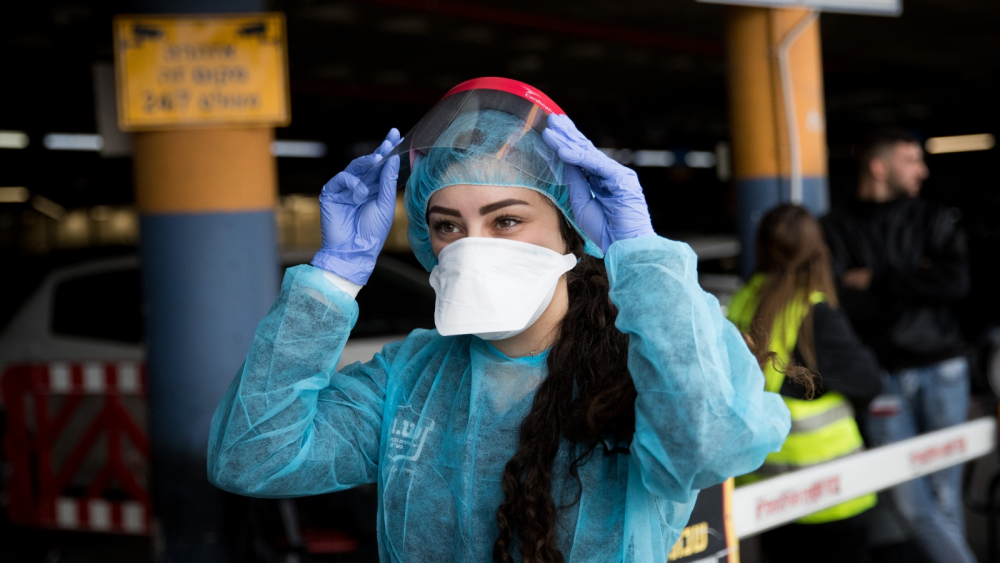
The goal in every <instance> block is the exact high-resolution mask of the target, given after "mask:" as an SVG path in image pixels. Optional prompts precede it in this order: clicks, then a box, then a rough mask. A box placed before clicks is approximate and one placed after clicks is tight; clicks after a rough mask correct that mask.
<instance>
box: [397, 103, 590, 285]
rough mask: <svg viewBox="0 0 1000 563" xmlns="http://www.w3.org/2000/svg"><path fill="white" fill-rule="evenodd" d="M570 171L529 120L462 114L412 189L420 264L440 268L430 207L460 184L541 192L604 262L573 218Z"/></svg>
mask: <svg viewBox="0 0 1000 563" xmlns="http://www.w3.org/2000/svg"><path fill="white" fill-rule="evenodd" d="M565 166H567V165H566V164H564V163H563V162H562V161H561V160H559V156H558V155H557V154H556V153H555V151H553V150H552V149H551V148H550V147H549V146H548V145H547V144H546V143H545V141H544V140H542V136H541V134H539V132H538V131H537V130H535V129H534V128H532V127H530V126H527V125H525V121H524V120H523V119H519V118H517V117H515V116H513V115H511V114H509V113H506V112H503V111H499V110H493V109H487V110H480V111H471V112H465V113H460V114H459V115H457V116H456V117H455V119H454V120H453V121H452V123H451V124H450V125H449V126H448V127H447V128H446V129H445V130H444V132H443V133H442V134H441V135H440V136H439V137H438V139H437V140H436V142H434V143H433V146H431V147H429V148H426V149H424V150H421V151H419V153H418V154H417V155H416V156H415V158H414V162H413V170H412V172H411V173H410V177H409V180H408V181H407V183H406V191H405V194H404V196H403V199H404V202H405V207H406V215H407V217H408V219H409V230H408V232H407V238H408V239H409V241H410V247H411V248H412V249H413V253H414V254H416V256H417V260H419V261H420V264H421V265H423V267H424V268H426V269H427V271H430V270H432V269H433V268H434V266H435V265H437V257H436V256H434V252H433V251H432V250H431V241H430V232H429V229H428V226H427V203H428V201H430V198H431V195H432V194H434V192H436V191H438V190H440V189H442V188H446V187H448V186H454V185H457V184H468V185H473V186H510V187H517V188H527V189H529V190H535V191H536V192H538V193H540V194H542V195H544V196H545V197H547V198H549V200H551V201H552V203H554V204H555V206H556V208H558V209H559V210H560V211H562V213H563V215H564V216H565V217H566V220H567V221H569V224H570V225H571V226H572V227H573V229H574V230H576V232H577V233H578V234H579V235H580V236H581V237H583V241H584V252H586V253H587V254H590V255H592V256H595V257H597V258H603V256H604V255H603V253H602V252H601V248H600V247H599V246H597V245H596V244H594V242H593V241H592V240H590V238H589V237H587V235H586V234H584V232H583V231H582V230H581V229H580V227H579V226H578V225H577V223H576V220H575V218H574V217H573V208H572V206H571V205H570V200H569V187H568V186H567V185H566V182H565V180H564V177H563V169H564V167H565Z"/></svg>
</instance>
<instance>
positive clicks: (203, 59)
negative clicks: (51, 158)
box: [114, 13, 291, 131]
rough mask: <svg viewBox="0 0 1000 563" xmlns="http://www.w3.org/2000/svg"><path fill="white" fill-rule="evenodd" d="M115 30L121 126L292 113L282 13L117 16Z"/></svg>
mask: <svg viewBox="0 0 1000 563" xmlns="http://www.w3.org/2000/svg"><path fill="white" fill-rule="evenodd" d="M114 37H115V73H116V76H117V79H116V83H117V89H118V125H119V126H120V127H121V128H122V130H125V131H135V130H144V129H169V128H177V127H197V126H207V125H254V124H256V125H287V124H288V123H289V121H291V111H290V110H289V100H288V72H287V69H288V63H287V54H286V53H287V48H286V42H285V17H284V15H283V14H281V13H261V14H233V15H212V16H160V15H151V16H145V15H129V16H118V17H116V18H115V20H114Z"/></svg>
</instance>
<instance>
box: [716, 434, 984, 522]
mask: <svg viewBox="0 0 1000 563" xmlns="http://www.w3.org/2000/svg"><path fill="white" fill-rule="evenodd" d="M996 445H997V421H996V419H994V418H992V417H986V418H980V419H977V420H973V421H971V422H966V423H965V424H960V425H958V426H953V427H951V428H946V429H944V430H938V431H937V432H931V433H929V434H923V435H921V436H917V437H915V438H910V439H908V440H903V441H901V442H897V443H895V444H890V445H888V446H883V447H881V448H876V449H874V450H868V451H866V452H862V453H859V454H856V455H852V456H849V457H844V458H840V459H837V460H834V461H831V462H828V463H823V464H820V465H817V466H814V467H809V468H807V469H802V470H799V471H795V472H792V473H788V474H786V475H782V476H780V477H774V478H772V479H768V480H766V481H760V482H758V483H754V484H752V485H747V486H745V487H739V488H737V489H736V490H735V491H734V492H733V504H732V514H733V523H734V524H735V526H736V535H737V536H738V537H740V538H745V537H749V536H753V535H756V534H759V533H761V532H763V531H766V530H769V529H771V528H775V527H777V526H780V525H782V524H787V523H788V522H791V521H793V520H797V519H799V518H801V517H803V516H805V515H807V514H812V513H813V512H816V511H818V510H822V509H824V508H828V507H831V506H833V505H835V504H839V503H842V502H844V501H847V500H850V499H852V498H857V497H859V496H861V495H864V494H867V493H873V492H876V491H881V490H883V489H888V488H889V487H892V486H894V485H898V484H900V483H903V482H906V481H909V480H910V479H915V478H917V477H922V476H924V475H927V474H929V473H933V472H935V471H938V470H941V469H944V468H946V467H951V466H952V465H957V464H959V463H964V462H966V461H969V460H971V459H975V458H977V457H981V456H984V455H986V454H988V453H990V452H992V451H993V450H995V449H996Z"/></svg>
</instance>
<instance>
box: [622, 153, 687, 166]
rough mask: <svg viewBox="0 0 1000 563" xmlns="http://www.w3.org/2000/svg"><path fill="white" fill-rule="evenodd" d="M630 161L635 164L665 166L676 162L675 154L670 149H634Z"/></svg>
mask: <svg viewBox="0 0 1000 563" xmlns="http://www.w3.org/2000/svg"><path fill="white" fill-rule="evenodd" d="M632 162H633V163H635V165H636V166H659V167H667V166H673V165H674V163H675V162H677V155H675V154H674V153H672V152H670V151H635V153H633V154H632Z"/></svg>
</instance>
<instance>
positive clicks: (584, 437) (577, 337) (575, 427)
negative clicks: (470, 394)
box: [493, 221, 636, 563]
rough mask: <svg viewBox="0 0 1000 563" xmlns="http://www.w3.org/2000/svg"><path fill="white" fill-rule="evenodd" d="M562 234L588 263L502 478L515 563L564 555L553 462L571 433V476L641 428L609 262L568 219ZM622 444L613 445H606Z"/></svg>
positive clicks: (578, 273) (500, 555)
mask: <svg viewBox="0 0 1000 563" xmlns="http://www.w3.org/2000/svg"><path fill="white" fill-rule="evenodd" d="M561 223H562V236H563V239H564V240H565V241H566V244H567V246H568V247H569V248H570V249H571V250H572V252H573V253H574V254H576V255H577V256H580V257H581V259H580V262H579V263H578V264H577V266H576V267H575V268H573V269H572V270H570V271H569V272H568V273H567V285H568V289H569V310H568V311H567V312H566V316H565V317H564V318H563V320H562V323H561V325H560V328H559V336H558V338H557V339H556V342H555V344H554V345H553V346H552V349H551V350H550V351H549V358H548V368H549V370H548V371H549V373H548V377H547V378H546V379H545V381H544V382H543V383H542V384H541V386H539V388H538V391H537V392H536V394H535V400H534V402H533V404H532V406H531V412H529V413H528V415H527V416H526V417H525V419H524V422H522V423H521V433H520V444H519V447H518V450H517V452H516V453H515V454H514V457H512V458H511V460H510V461H509V462H508V463H507V466H506V468H505V469H504V472H503V477H502V478H501V486H502V488H503V492H504V497H505V498H504V501H503V503H502V504H501V505H500V508H499V509H498V510H497V525H498V526H499V535H498V537H497V539H496V541H495V542H494V544H493V561H494V562H496V563H509V562H512V561H513V557H512V553H513V552H514V550H515V549H519V550H520V552H521V556H522V558H523V560H524V561H525V562H526V563H542V562H544V563H550V562H561V561H563V560H564V559H563V554H562V553H561V552H560V551H559V548H558V547H557V546H556V533H555V530H556V517H557V507H556V505H555V502H554V501H553V499H552V480H553V475H552V462H553V460H555V457H556V454H557V452H558V451H559V444H560V442H561V440H562V439H563V438H566V439H567V440H570V441H571V442H573V444H574V448H573V449H572V450H571V451H573V452H574V456H575V457H574V459H573V461H572V463H571V464H570V475H569V476H562V475H560V476H556V477H555V478H556V479H564V478H566V477H571V478H573V479H575V480H576V482H577V485H578V487H580V489H579V491H578V493H577V495H576V500H575V501H574V502H579V500H580V495H581V494H582V493H583V489H582V486H581V483H580V477H579V475H578V472H577V469H578V467H579V466H580V464H582V463H586V461H587V459H588V458H589V456H590V455H591V454H592V453H593V452H594V449H595V448H596V447H597V446H598V445H599V444H600V445H601V446H602V448H603V449H604V453H605V454H607V455H617V454H619V453H625V454H627V453H628V449H627V448H626V447H616V446H615V445H619V444H625V445H627V444H629V443H631V440H632V435H633V434H634V432H635V397H636V391H635V386H634V385H633V383H632V377H631V375H629V372H628V366H627V361H628V337H627V336H626V335H625V334H622V333H621V332H620V331H619V330H618V329H617V328H615V318H616V317H617V316H618V310H617V309H616V308H615V306H614V305H613V304H612V303H611V299H610V297H609V296H608V292H609V289H610V286H609V283H608V274H607V271H606V270H605V268H604V262H603V261H602V260H598V259H597V258H594V257H592V256H589V255H586V254H584V252H583V240H582V239H581V238H580V236H579V235H578V234H577V233H576V232H575V231H574V230H573V228H572V227H570V226H569V225H568V224H567V223H566V221H562V222H561ZM609 441H610V442H611V444H614V445H613V446H612V447H611V449H610V450H609V449H608V446H607V445H606V444H607V443H608V442H609Z"/></svg>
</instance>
